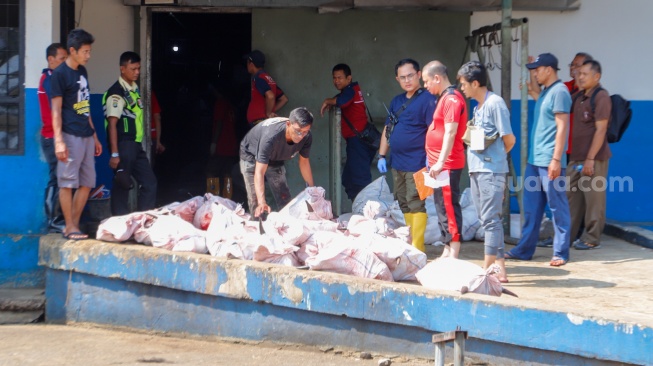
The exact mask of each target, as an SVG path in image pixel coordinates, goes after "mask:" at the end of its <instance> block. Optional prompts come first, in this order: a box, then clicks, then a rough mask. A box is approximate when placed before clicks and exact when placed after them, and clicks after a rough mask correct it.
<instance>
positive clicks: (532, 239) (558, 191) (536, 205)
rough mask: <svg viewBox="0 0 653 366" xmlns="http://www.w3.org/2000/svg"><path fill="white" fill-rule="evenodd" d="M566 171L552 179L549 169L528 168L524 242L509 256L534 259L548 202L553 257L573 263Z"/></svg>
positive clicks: (525, 181) (523, 231)
mask: <svg viewBox="0 0 653 366" xmlns="http://www.w3.org/2000/svg"><path fill="white" fill-rule="evenodd" d="M564 179H565V169H564V168H563V169H562V171H561V173H560V177H559V178H556V179H555V180H554V181H551V180H549V177H548V170H547V168H546V167H539V166H534V165H531V164H527V165H526V175H525V177H524V226H523V227H522V230H521V239H520V240H519V244H517V246H516V247H514V248H512V250H511V251H510V252H509V254H510V255H511V256H513V257H516V258H519V259H522V260H531V259H532V258H533V254H534V253H535V249H536V246H537V242H538V240H539V238H540V224H541V222H542V216H543V215H544V207H545V205H546V204H547V203H548V204H549V208H550V209H551V216H552V217H553V229H554V231H555V233H554V236H553V256H554V257H559V258H562V259H564V260H566V261H567V260H569V244H570V233H571V217H570V215H569V203H568V201H567V195H566V192H565V188H566V187H565V184H564Z"/></svg>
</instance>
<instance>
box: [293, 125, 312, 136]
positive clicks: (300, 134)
mask: <svg viewBox="0 0 653 366" xmlns="http://www.w3.org/2000/svg"><path fill="white" fill-rule="evenodd" d="M290 127H292V132H294V133H295V135H297V136H300V137H304V136H306V135H308V133H309V132H311V130H310V129H308V130H306V131H302V130H300V129H298V128H295V126H290Z"/></svg>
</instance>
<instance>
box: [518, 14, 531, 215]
mask: <svg viewBox="0 0 653 366" xmlns="http://www.w3.org/2000/svg"><path fill="white" fill-rule="evenodd" d="M526 63H528V19H526V18H524V23H523V24H522V26H521V83H522V88H521V142H520V143H521V149H520V160H519V164H520V169H519V170H520V174H521V175H520V177H521V179H520V180H521V189H520V190H519V193H518V194H519V219H520V226H522V225H523V224H524V175H525V174H526V159H527V158H528V87H527V84H526V83H528V77H529V72H528V69H526Z"/></svg>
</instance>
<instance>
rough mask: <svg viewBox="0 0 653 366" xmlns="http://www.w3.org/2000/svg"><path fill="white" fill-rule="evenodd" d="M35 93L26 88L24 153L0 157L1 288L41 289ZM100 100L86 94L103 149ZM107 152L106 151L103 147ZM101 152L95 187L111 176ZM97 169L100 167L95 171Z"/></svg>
mask: <svg viewBox="0 0 653 366" xmlns="http://www.w3.org/2000/svg"><path fill="white" fill-rule="evenodd" d="M36 92H37V89H35V88H29V89H25V153H24V154H23V155H15V156H8V155H0V171H2V172H3V175H4V177H5V178H4V179H0V192H1V193H0V195H1V197H2V199H0V212H2V215H0V216H1V218H0V287H42V286H43V283H44V277H43V270H42V269H41V268H39V267H38V265H37V260H38V258H37V251H38V238H39V235H40V234H44V233H45V232H46V222H45V221H46V220H45V211H44V208H43V197H44V192H45V185H46V183H47V180H48V166H47V163H46V162H45V158H44V157H43V154H42V153H41V142H40V138H41V115H40V111H39V104H38V98H37V95H36ZM101 102H102V95H99V94H93V95H91V117H92V118H93V121H94V122H93V123H94V124H95V125H96V127H99V128H97V131H98V137H99V138H100V141H102V142H103V143H104V144H105V145H106V143H105V141H106V133H105V132H104V120H103V118H104V117H103V113H102V104H101ZM105 149H106V146H105ZM108 162H109V157H108V155H107V154H106V152H104V153H103V154H102V156H100V157H98V158H96V164H97V167H98V169H97V174H98V178H97V182H98V184H105V185H107V186H109V187H110V182H111V177H112V173H111V170H110V169H109V168H108V164H109V163H108ZM99 167H105V168H103V169H100V168H99Z"/></svg>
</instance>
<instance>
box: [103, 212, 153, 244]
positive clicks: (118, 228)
mask: <svg viewBox="0 0 653 366" xmlns="http://www.w3.org/2000/svg"><path fill="white" fill-rule="evenodd" d="M145 218H146V214H145V213H144V212H134V213H131V214H128V215H123V216H113V217H109V218H107V219H104V220H102V222H101V223H100V225H99V226H98V228H97V233H96V234H95V237H96V238H97V240H102V241H109V242H122V241H126V240H129V239H131V237H132V236H133V235H134V232H136V230H137V229H138V228H140V227H142V226H143V225H144V224H145Z"/></svg>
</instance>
